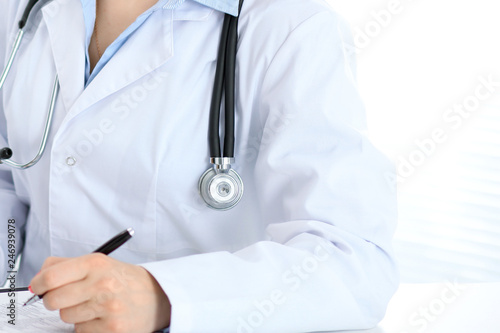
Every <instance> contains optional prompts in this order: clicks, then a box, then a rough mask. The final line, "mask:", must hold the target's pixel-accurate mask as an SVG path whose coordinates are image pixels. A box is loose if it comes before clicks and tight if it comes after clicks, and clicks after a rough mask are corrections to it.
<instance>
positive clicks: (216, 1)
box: [81, 0, 239, 16]
mask: <svg viewBox="0 0 500 333" xmlns="http://www.w3.org/2000/svg"><path fill="white" fill-rule="evenodd" d="M81 1H82V4H83V5H84V6H85V5H88V3H89V2H90V1H88V0H81ZM94 1H95V0H94ZM185 1H186V0H160V1H158V3H157V4H156V5H154V6H153V9H155V8H158V7H163V8H164V9H175V8H177V7H179V6H180V5H182V4H183V3H184V2H185ZM188 1H195V2H198V3H200V4H202V5H205V6H207V7H210V8H213V9H215V10H217V11H220V12H223V13H226V14H231V15H233V16H238V6H239V0H188ZM93 3H94V6H95V2H93Z"/></svg>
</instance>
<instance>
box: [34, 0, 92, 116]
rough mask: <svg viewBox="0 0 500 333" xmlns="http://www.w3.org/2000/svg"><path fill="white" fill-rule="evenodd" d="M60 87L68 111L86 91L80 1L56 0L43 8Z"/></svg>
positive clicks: (83, 29) (83, 34)
mask: <svg viewBox="0 0 500 333" xmlns="http://www.w3.org/2000/svg"><path fill="white" fill-rule="evenodd" d="M42 13H43V19H44V21H45V24H46V26H47V29H48V33H49V36H50V43H51V47H52V52H53V57H54V62H55V67H56V71H57V74H58V76H59V82H60V86H61V90H60V96H61V98H62V100H63V103H64V105H65V107H66V109H69V108H70V107H71V106H72V105H73V104H74V103H75V101H76V100H77V99H78V97H79V96H80V95H81V93H82V91H83V88H84V80H85V28H84V23H83V14H82V9H81V4H80V2H79V1H72V0H54V1H52V2H51V3H49V4H47V5H46V6H45V7H43V9H42Z"/></svg>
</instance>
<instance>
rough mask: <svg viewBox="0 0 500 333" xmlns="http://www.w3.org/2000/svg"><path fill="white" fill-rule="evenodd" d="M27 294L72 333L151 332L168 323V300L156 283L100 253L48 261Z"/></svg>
mask: <svg viewBox="0 0 500 333" xmlns="http://www.w3.org/2000/svg"><path fill="white" fill-rule="evenodd" d="M31 290H32V291H33V292H34V293H36V294H37V295H42V294H43V295H44V296H43V303H44V305H45V307H46V308H47V309H49V310H59V314H60V316H61V319H62V320H63V321H64V322H66V323H71V324H75V331H76V332H77V333H86V332H89V333H99V332H120V333H125V332H133V333H139V332H144V333H151V332H153V331H155V330H158V329H162V328H165V327H167V326H168V325H169V324H170V313H171V305H170V301H169V300H168V297H167V295H166V294H165V293H164V292H163V290H162V289H161V287H160V285H159V284H158V282H157V281H156V280H155V278H154V277H153V276H152V275H151V274H149V272H148V271H146V270H145V269H144V268H142V267H140V266H136V265H132V264H126V263H123V262H121V261H118V260H115V259H113V258H110V257H108V256H105V255H103V254H99V253H93V254H89V255H85V256H82V257H78V258H57V257H50V258H48V259H47V260H46V261H45V263H44V264H43V266H42V269H41V270H40V273H39V274H37V275H36V276H35V277H34V278H33V280H31Z"/></svg>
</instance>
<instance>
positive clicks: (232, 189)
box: [198, 158, 243, 210]
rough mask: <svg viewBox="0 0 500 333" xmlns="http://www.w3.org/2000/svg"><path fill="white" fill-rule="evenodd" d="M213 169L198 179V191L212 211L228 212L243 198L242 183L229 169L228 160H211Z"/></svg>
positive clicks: (238, 176)
mask: <svg viewBox="0 0 500 333" xmlns="http://www.w3.org/2000/svg"><path fill="white" fill-rule="evenodd" d="M212 160H213V163H214V167H213V168H210V169H208V170H207V171H205V173H204V174H203V175H202V176H201V177H200V181H199V183H198V189H199V191H200V195H201V197H202V198H203V200H204V201H205V203H206V204H207V205H208V206H209V207H210V208H213V209H217V210H228V209H231V208H233V207H234V206H236V205H237V204H238V202H239V201H240V200H241V197H242V196H243V181H242V180H241V177H240V175H239V174H238V173H237V172H236V171H234V170H233V169H231V165H230V163H228V162H229V160H232V159H229V158H215V159H212Z"/></svg>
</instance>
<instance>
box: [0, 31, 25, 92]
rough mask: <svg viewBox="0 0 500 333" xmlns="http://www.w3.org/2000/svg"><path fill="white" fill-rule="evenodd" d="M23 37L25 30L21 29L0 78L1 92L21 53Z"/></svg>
mask: <svg viewBox="0 0 500 333" xmlns="http://www.w3.org/2000/svg"><path fill="white" fill-rule="evenodd" d="M23 37H24V30H23V29H19V32H18V33H17V36H16V39H15V41H14V46H12V51H11V52H10V56H9V60H8V61H7V64H6V65H5V68H4V70H3V72H2V76H1V77H0V90H2V88H3V85H4V84H5V81H6V80H7V77H8V76H9V73H10V70H11V68H12V63H13V62H14V59H16V56H17V52H18V51H19V46H21V41H22V40H23Z"/></svg>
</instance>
